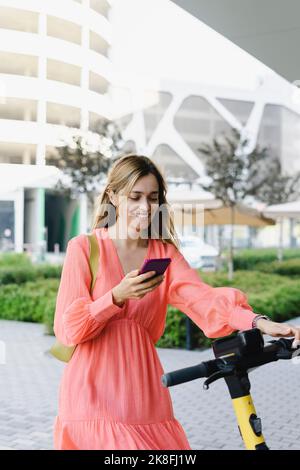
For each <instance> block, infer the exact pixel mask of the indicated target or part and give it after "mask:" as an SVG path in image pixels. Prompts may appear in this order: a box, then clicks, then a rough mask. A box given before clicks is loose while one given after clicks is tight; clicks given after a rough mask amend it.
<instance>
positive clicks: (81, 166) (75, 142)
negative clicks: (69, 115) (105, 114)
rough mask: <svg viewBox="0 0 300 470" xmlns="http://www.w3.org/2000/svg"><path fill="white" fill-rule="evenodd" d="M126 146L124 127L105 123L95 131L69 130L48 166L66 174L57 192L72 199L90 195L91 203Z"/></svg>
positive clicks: (109, 122) (100, 124)
mask: <svg viewBox="0 0 300 470" xmlns="http://www.w3.org/2000/svg"><path fill="white" fill-rule="evenodd" d="M124 146H125V142H124V140H123V138H122V131H121V129H120V127H119V126H118V125H117V124H116V123H115V122H113V121H110V120H108V119H102V120H100V121H98V123H97V124H96V126H94V128H93V131H87V132H83V131H80V130H78V131H75V132H74V129H72V130H69V129H66V135H65V137H64V139H63V140H62V145H61V146H58V147H56V149H55V152H54V153H53V154H52V155H50V156H49V157H48V158H47V163H48V164H50V165H55V166H57V167H58V168H59V169H60V170H61V171H62V178H60V179H59V181H58V182H57V184H56V186H55V188H54V189H55V190H57V191H58V192H60V193H61V194H64V195H65V196H67V197H70V198H72V199H74V198H77V197H78V196H80V195H81V194H86V195H87V196H88V199H89V200H90V202H91V203H93V200H94V193H95V191H96V190H98V189H99V188H100V186H101V184H102V182H103V179H104V178H105V177H106V175H107V172H108V170H109V168H110V166H111V165H112V163H113V162H114V161H115V159H116V158H118V157H119V156H120V154H121V153H122V151H123V148H124Z"/></svg>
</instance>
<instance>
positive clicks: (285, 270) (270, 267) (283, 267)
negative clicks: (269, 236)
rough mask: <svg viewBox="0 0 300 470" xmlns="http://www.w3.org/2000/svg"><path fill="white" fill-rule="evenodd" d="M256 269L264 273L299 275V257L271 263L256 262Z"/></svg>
mask: <svg viewBox="0 0 300 470" xmlns="http://www.w3.org/2000/svg"><path fill="white" fill-rule="evenodd" d="M256 269H257V270H258V271H261V272H264V273H270V274H280V275H281V276H289V277H300V258H294V259H289V260H286V261H272V262H271V263H258V264H257V266H256Z"/></svg>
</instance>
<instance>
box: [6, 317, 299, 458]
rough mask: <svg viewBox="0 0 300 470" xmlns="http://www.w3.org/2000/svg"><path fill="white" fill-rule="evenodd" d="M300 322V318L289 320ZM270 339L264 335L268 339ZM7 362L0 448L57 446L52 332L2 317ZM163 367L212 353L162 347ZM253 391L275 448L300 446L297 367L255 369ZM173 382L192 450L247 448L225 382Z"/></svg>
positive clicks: (58, 368)
mask: <svg viewBox="0 0 300 470" xmlns="http://www.w3.org/2000/svg"><path fill="white" fill-rule="evenodd" d="M291 323H293V324H295V325H296V324H298V325H300V317H299V318H298V319H294V320H293V321H291ZM267 339H268V338H267V337H266V336H265V341H266V340H267ZM0 341H2V342H4V343H5V348H6V363H5V364H1V363H0V383H1V386H0V406H1V407H0V449H36V450H37V449H53V438H52V429H53V420H54V416H55V415H56V413H57V401H58V387H59V382H60V377H61V374H62V371H63V368H64V366H65V365H64V363H61V362H59V361H57V360H56V359H54V358H52V357H51V356H49V355H48V354H47V350H49V347H50V346H51V345H52V343H53V337H52V336H47V335H44V327H43V325H40V324H35V323H24V322H16V321H6V320H0ZM158 354H159V357H160V360H161V362H162V365H163V368H164V370H165V372H169V371H172V370H175V369H179V368H182V367H187V366H190V365H195V364H198V363H199V362H201V361H203V360H207V359H212V358H213V353H212V351H211V350H206V351H204V352H199V351H186V350H175V349H161V348H158ZM249 376H250V380H251V384H252V388H251V392H252V397H253V401H254V404H255V407H256V411H257V414H258V416H259V417H261V418H262V423H263V432H264V436H265V438H266V441H267V444H268V445H269V447H270V448H271V449H287V450H289V449H291V450H292V449H300V429H299V426H298V423H299V422H300V406H299V405H300V365H299V363H298V364H293V363H292V361H278V362H277V363H272V364H268V365H266V366H263V367H260V368H258V369H255V370H253V371H252V372H251V373H250V374H249ZM202 384H203V379H199V380H194V381H192V382H188V383H185V384H182V385H177V386H175V387H170V389H169V390H170V393H171V396H172V400H173V407H174V414H175V416H176V418H177V419H178V420H179V421H180V423H181V424H182V426H183V428H184V429H185V431H186V434H187V437H188V439H189V442H190V445H191V447H192V448H193V449H207V450H212V449H213V450H216V449H243V444H242V442H241V438H240V435H239V431H238V429H237V424H236V421H235V416H234V414H233V409H232V405H231V400H230V397H229V394H228V391H227V388H226V385H225V382H224V381H223V380H222V381H221V380H220V381H218V382H215V383H213V384H212V385H211V386H210V388H209V390H207V391H205V390H203V388H202Z"/></svg>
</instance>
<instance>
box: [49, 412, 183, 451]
mask: <svg viewBox="0 0 300 470" xmlns="http://www.w3.org/2000/svg"><path fill="white" fill-rule="evenodd" d="M90 436H93V438H92V441H90V440H89V437H90ZM76 443H80V448H79V447H78V446H77V445H76ZM162 443H165V445H164V446H163V447H162ZM54 449H55V450H114V449H118V450H191V447H190V445H189V443H188V440H187V437H186V434H185V432H184V429H183V428H182V426H181V424H180V423H179V421H177V419H176V418H174V419H171V420H169V421H161V422H156V423H150V424H128V423H121V422H116V421H111V420H109V419H107V418H98V419H94V420H74V421H71V420H70V421H64V420H61V419H60V417H59V416H56V417H55V422H54Z"/></svg>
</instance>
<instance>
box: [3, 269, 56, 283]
mask: <svg viewBox="0 0 300 470" xmlns="http://www.w3.org/2000/svg"><path fill="white" fill-rule="evenodd" d="M61 269H62V266H60V265H49V264H41V265H31V264H29V265H27V264H24V265H21V266H0V286H1V285H4V284H22V283H24V282H28V281H35V280H36V279H50V278H51V279H53V278H55V279H59V278H60V276H61Z"/></svg>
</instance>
